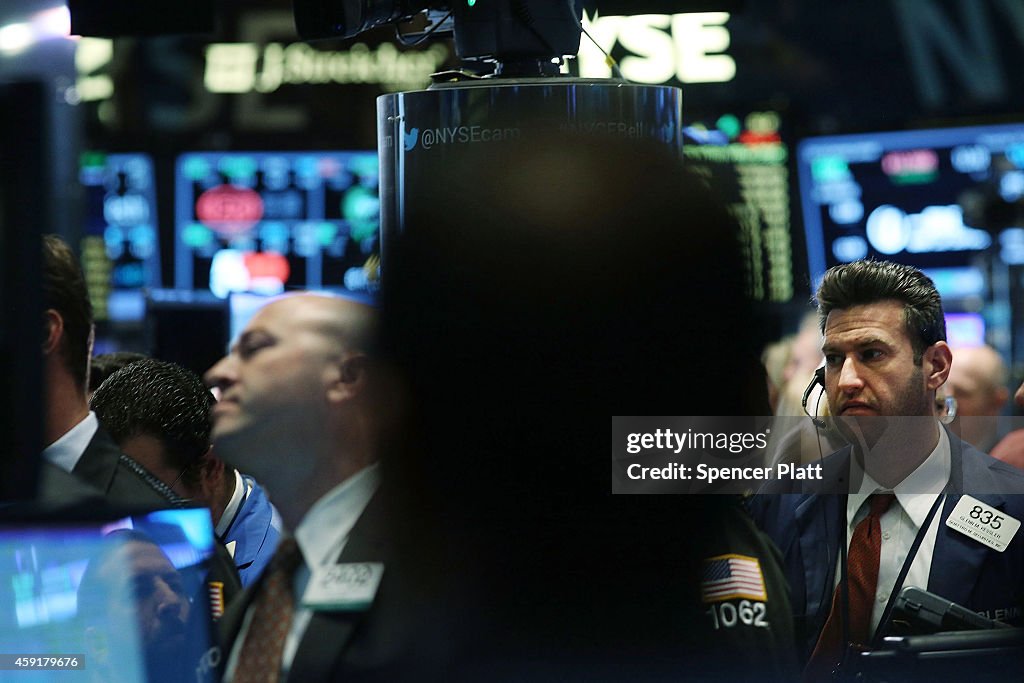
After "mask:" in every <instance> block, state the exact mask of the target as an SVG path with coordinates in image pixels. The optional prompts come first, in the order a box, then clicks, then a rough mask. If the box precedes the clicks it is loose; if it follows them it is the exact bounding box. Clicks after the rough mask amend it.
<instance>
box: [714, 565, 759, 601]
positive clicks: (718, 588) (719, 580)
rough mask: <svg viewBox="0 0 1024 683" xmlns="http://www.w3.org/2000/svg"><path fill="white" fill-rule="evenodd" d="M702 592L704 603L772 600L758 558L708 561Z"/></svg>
mask: <svg viewBox="0 0 1024 683" xmlns="http://www.w3.org/2000/svg"><path fill="white" fill-rule="evenodd" d="M700 592H701V598H702V599H703V600H704V602H721V601H722V600H732V599H733V598H746V599H748V600H767V599H768V594H767V593H766V592H765V590H764V575H763V574H762V573H761V563H760V562H759V561H758V559H757V558H756V557H747V556H746V555H718V556H717V557H711V558H708V559H707V560H705V561H704V578H703V580H702V581H701V584H700Z"/></svg>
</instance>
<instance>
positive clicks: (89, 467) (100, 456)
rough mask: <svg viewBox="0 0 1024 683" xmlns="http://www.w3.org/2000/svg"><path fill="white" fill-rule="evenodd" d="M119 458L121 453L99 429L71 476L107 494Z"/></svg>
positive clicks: (101, 429)
mask: <svg viewBox="0 0 1024 683" xmlns="http://www.w3.org/2000/svg"><path fill="white" fill-rule="evenodd" d="M119 457H121V451H120V449H119V448H118V447H117V444H115V443H114V440H113V439H111V438H110V436H109V435H108V434H107V433H106V432H105V431H104V430H103V427H100V428H98V429H97V430H96V433H95V434H93V436H92V439H90V441H89V445H88V446H86V447H85V450H84V451H83V452H82V457H81V458H79V459H78V463H76V464H75V467H74V469H73V470H72V474H74V475H75V476H77V477H80V478H81V479H84V480H85V481H87V482H89V483H90V484H92V485H93V486H95V487H96V488H98V489H100V490H101V491H103V493H107V492H109V491H110V487H111V486H112V485H113V483H114V475H115V474H116V473H117V460H118V458H119Z"/></svg>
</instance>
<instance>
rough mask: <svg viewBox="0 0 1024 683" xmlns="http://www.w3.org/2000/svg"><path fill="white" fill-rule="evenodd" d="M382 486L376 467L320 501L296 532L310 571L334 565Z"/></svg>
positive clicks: (360, 472) (370, 467)
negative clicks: (349, 535) (378, 488)
mask: <svg viewBox="0 0 1024 683" xmlns="http://www.w3.org/2000/svg"><path fill="white" fill-rule="evenodd" d="M379 485H380V468H379V467H378V465H377V464H373V465H370V466H369V467H364V468H363V469H361V470H359V472H357V473H356V474H354V475H352V476H351V477H349V478H348V479H346V480H345V481H343V482H342V483H340V484H338V485H337V486H335V487H334V488H333V489H331V490H330V491H328V492H327V493H326V494H325V495H324V496H323V497H321V498H320V500H318V501H317V502H316V503H314V504H313V507H312V508H310V509H309V512H307V513H306V516H305V517H303V518H302V521H301V522H300V523H299V526H298V528H297V529H296V530H295V540H296V541H298V543H299V549H300V550H301V551H302V557H303V559H304V560H305V562H306V565H307V566H308V567H310V568H314V567H323V566H326V565H329V564H333V563H334V562H335V561H336V560H337V559H338V558H337V555H338V553H339V552H340V551H341V547H342V546H343V545H344V543H345V541H346V540H347V539H348V534H349V532H350V531H352V527H353V526H355V523H356V520H357V519H359V516H360V515H361V514H363V509H365V508H366V504H367V503H369V502H370V498H372V497H373V494H374V493H375V492H376V491H377V487H378V486H379Z"/></svg>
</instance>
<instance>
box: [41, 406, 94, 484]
mask: <svg viewBox="0 0 1024 683" xmlns="http://www.w3.org/2000/svg"><path fill="white" fill-rule="evenodd" d="M99 427H100V423H99V420H97V419H96V413H94V412H92V411H91V410H90V411H89V414H88V415H86V416H85V419H84V420H82V421H81V422H79V423H78V424H76V425H75V426H74V427H72V428H71V429H69V430H68V431H67V432H66V433H65V434H64V436H62V437H60V438H59V439H57V440H56V441H54V442H53V443H52V444H50V445H49V446H47V447H46V448H44V449H43V457H44V458H46V459H47V460H48V461H49V462H51V463H53V464H54V465H56V466H57V467H59V468H61V469H62V470H64V471H65V472H71V471H72V470H73V469H75V465H77V464H78V461H79V460H80V459H81V458H82V454H83V453H84V452H85V449H86V448H88V446H89V442H90V441H92V437H93V436H95V435H96V430H97V429H99Z"/></svg>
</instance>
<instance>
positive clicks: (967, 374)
mask: <svg viewBox="0 0 1024 683" xmlns="http://www.w3.org/2000/svg"><path fill="white" fill-rule="evenodd" d="M1006 381H1007V370H1006V364H1005V363H1004V362H1003V358H1002V356H1000V355H999V353H998V352H997V351H996V350H995V349H993V348H992V347H991V346H970V347H961V348H956V349H954V350H953V366H952V367H951V368H950V371H949V379H948V380H947V381H946V390H947V392H948V393H949V394H951V395H952V396H953V397H954V398H955V399H956V405H957V419H956V421H955V422H954V423H953V429H954V430H955V431H958V432H959V433H960V436H961V438H962V439H963V440H964V441H966V442H968V443H970V444H971V445H973V446H974V447H975V448H978V449H979V450H982V451H988V450H990V449H991V448H992V446H993V445H995V442H996V434H997V428H998V417H999V415H1000V413H1002V411H1003V407H1004V406H1005V405H1006V403H1007V401H1008V400H1009V398H1010V392H1009V390H1008V389H1007V388H1006Z"/></svg>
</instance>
